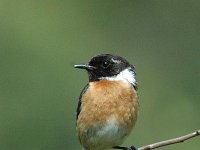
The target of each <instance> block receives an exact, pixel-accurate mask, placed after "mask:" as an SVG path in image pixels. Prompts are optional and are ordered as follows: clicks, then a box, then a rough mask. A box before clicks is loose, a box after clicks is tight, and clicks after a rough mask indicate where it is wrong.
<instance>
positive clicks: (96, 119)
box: [74, 54, 139, 150]
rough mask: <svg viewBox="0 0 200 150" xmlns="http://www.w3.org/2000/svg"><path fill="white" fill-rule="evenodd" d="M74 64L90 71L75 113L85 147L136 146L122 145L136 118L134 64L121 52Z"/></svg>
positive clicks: (102, 149) (87, 149) (92, 149)
mask: <svg viewBox="0 0 200 150" xmlns="http://www.w3.org/2000/svg"><path fill="white" fill-rule="evenodd" d="M74 67H75V68H80V69H85V70H87V72H88V75H89V83H88V84H87V85H86V86H85V87H84V89H83V90H82V92H81V94H80V97H79V103H78V107H77V116H76V119H77V120H76V130H77V135H78V138H79V140H80V143H81V145H82V146H83V148H84V150H105V149H110V148H116V149H134V148H127V147H120V146H119V145H121V144H122V143H123V141H124V140H125V138H126V137H127V136H128V135H129V134H130V132H131V130H132V128H133V127H134V125H135V123H136V120H137V113H138V107H139V106H138V105H139V104H138V96H137V81H136V72H135V68H134V66H133V65H131V64H130V63H129V62H128V61H127V60H126V59H124V58H122V57H120V56H115V55H112V54H100V55H97V56H95V57H93V58H92V59H91V60H90V61H89V63H87V64H83V65H75V66H74Z"/></svg>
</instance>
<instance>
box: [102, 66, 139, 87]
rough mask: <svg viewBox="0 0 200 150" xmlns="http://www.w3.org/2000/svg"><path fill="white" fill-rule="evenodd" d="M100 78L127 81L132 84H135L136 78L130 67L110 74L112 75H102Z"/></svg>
mask: <svg viewBox="0 0 200 150" xmlns="http://www.w3.org/2000/svg"><path fill="white" fill-rule="evenodd" d="M100 79H102V80H111V81H119V80H123V81H126V82H127V81H128V82H129V83H131V84H132V85H134V86H136V78H135V73H134V72H133V71H132V70H131V68H126V69H124V70H123V71H121V72H120V73H119V74H118V75H116V76H112V77H102V78H100Z"/></svg>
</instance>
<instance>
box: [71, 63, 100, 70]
mask: <svg viewBox="0 0 200 150" xmlns="http://www.w3.org/2000/svg"><path fill="white" fill-rule="evenodd" d="M74 68H79V69H86V70H94V69H96V67H93V66H90V65H88V64H84V65H74Z"/></svg>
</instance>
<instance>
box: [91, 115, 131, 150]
mask: <svg viewBox="0 0 200 150" xmlns="http://www.w3.org/2000/svg"><path fill="white" fill-rule="evenodd" d="M127 132H128V130H127V128H126V127H124V126H121V125H120V124H119V122H118V121H117V119H116V118H115V117H114V116H112V117H110V118H109V119H108V120H107V122H106V123H105V124H104V125H100V126H94V127H93V128H92V129H90V130H89V131H87V136H88V141H87V142H89V143H90V145H93V146H92V147H93V148H91V150H102V149H106V148H112V147H113V146H118V145H120V144H121V143H122V142H123V140H124V138H125V137H126V136H127V134H128V133H127Z"/></svg>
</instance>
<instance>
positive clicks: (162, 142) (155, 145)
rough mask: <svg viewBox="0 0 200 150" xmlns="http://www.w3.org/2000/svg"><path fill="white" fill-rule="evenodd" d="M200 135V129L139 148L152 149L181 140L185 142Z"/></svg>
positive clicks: (143, 149)
mask: <svg viewBox="0 0 200 150" xmlns="http://www.w3.org/2000/svg"><path fill="white" fill-rule="evenodd" d="M199 135H200V130H198V131H195V132H192V133H190V134H187V135H184V136H180V137H177V138H174V139H169V140H166V141H161V142H158V143H153V144H150V145H146V146H142V147H140V148H138V150H152V149H155V148H159V147H163V146H167V145H171V144H176V143H181V142H184V141H186V140H188V139H191V138H193V137H196V136H199Z"/></svg>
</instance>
